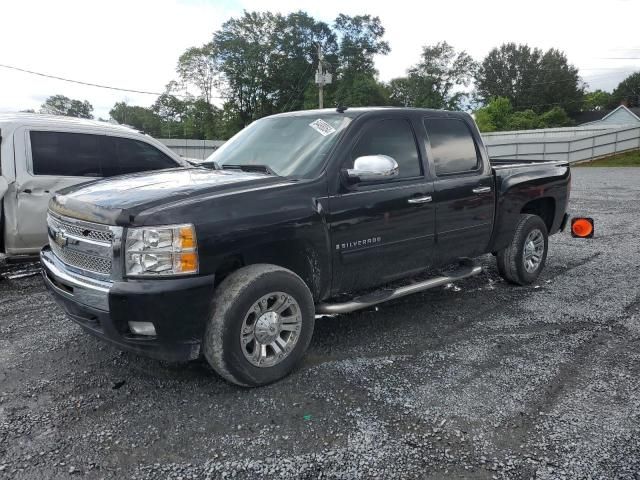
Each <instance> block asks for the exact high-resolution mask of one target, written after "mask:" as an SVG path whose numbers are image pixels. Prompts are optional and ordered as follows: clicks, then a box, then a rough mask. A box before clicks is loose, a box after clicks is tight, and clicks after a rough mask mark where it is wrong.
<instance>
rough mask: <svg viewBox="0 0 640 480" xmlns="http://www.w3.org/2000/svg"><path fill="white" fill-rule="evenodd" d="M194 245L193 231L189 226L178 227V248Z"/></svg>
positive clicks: (192, 246) (185, 248)
mask: <svg viewBox="0 0 640 480" xmlns="http://www.w3.org/2000/svg"><path fill="white" fill-rule="evenodd" d="M195 246H196V239H195V235H194V231H193V229H192V228H191V227H181V228H180V248H182V249H183V250H188V249H190V248H194V247H195Z"/></svg>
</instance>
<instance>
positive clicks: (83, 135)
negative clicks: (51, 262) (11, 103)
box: [0, 113, 188, 258]
mask: <svg viewBox="0 0 640 480" xmlns="http://www.w3.org/2000/svg"><path fill="white" fill-rule="evenodd" d="M0 141H1V143H0V253H5V254H6V255H7V257H9V258H11V257H14V256H19V255H31V254H37V253H38V252H39V251H40V249H41V248H42V246H44V245H45V244H46V243H47V223H46V213H47V206H48V204H49V199H50V198H51V196H52V195H53V193H54V192H55V191H57V190H60V189H62V188H65V187H69V186H72V185H77V184H79V183H83V182H87V181H90V180H95V179H96V178H101V177H110V176H113V175H122V174H127V173H133V172H141V171H147V170H159V169H164V168H175V167H181V166H188V164H187V163H186V162H185V161H184V160H182V159H181V158H180V157H179V156H178V155H177V154H176V153H174V152H172V151H171V150H170V149H168V148H167V147H166V146H164V145H163V144H162V143H160V142H158V141H157V140H155V139H153V138H151V137H149V136H148V135H144V134H142V133H139V132H137V131H135V130H133V129H131V128H128V127H124V126H121V125H112V124H110V123H106V122H97V121H91V120H82V119H77V118H70V117H57V116H49V115H37V114H24V113H12V114H0Z"/></svg>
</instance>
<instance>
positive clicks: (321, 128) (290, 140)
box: [204, 114, 351, 178]
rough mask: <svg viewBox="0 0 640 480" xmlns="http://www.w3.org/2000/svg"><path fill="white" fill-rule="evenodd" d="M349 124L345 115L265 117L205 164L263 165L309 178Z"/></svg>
mask: <svg viewBox="0 0 640 480" xmlns="http://www.w3.org/2000/svg"><path fill="white" fill-rule="evenodd" d="M350 122H351V119H350V118H349V117H347V116H345V115H343V114H342V115H340V114H332V115H327V114H324V115H322V114H320V115H318V116H311V115H304V116H302V115H301V116H284V117H268V118H263V119H261V120H257V121H255V122H253V123H252V124H251V125H249V126H248V127H247V128H245V129H244V130H242V131H240V132H238V133H237V134H236V135H234V136H233V137H232V138H231V139H230V140H229V141H227V142H226V143H225V144H224V145H223V146H222V147H220V148H219V149H218V150H216V151H215V152H214V153H212V154H211V155H210V156H209V157H208V158H207V159H206V160H205V162H204V165H206V164H207V163H211V162H215V163H216V164H218V165H219V166H220V167H222V168H225V165H227V166H251V165H260V166H265V167H268V168H269V169H270V170H272V171H273V172H274V173H276V174H277V175H280V176H285V177H300V178H309V177H311V176H313V175H314V174H316V173H317V171H318V169H319V168H320V167H321V166H322V165H323V163H324V160H325V158H326V156H327V154H328V153H329V151H330V149H331V147H332V146H333V145H334V144H335V142H336V139H337V138H338V136H339V134H340V132H341V131H343V130H344V129H345V128H346V127H347V125H349V123H350Z"/></svg>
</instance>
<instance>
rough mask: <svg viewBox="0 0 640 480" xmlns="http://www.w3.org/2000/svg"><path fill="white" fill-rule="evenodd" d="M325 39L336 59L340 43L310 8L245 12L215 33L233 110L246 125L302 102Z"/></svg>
mask: <svg viewBox="0 0 640 480" xmlns="http://www.w3.org/2000/svg"><path fill="white" fill-rule="evenodd" d="M317 45H320V46H321V48H322V50H323V52H324V53H325V57H326V60H327V61H328V62H335V61H336V59H337V57H336V52H337V43H336V37H335V34H334V33H333V32H332V31H331V29H330V28H329V26H328V25H326V24H325V23H323V22H317V21H316V20H314V19H313V18H312V17H310V16H309V15H307V14H306V13H304V12H295V13H291V14H289V15H287V16H283V15H281V14H273V13H270V12H265V13H258V12H251V13H249V12H245V13H244V15H243V16H241V17H240V18H232V19H230V20H228V21H227V22H225V23H224V24H223V25H222V28H221V29H220V30H218V31H217V32H216V33H215V34H214V38H213V46H214V49H215V52H216V56H217V62H218V66H219V69H220V72H221V73H222V80H223V82H222V87H223V88H222V90H223V93H224V95H225V98H226V101H227V108H226V111H227V114H230V113H232V112H235V114H236V115H237V116H238V117H239V122H238V123H239V124H240V125H243V126H244V125H247V124H249V123H250V122H251V121H253V120H255V119H257V118H260V117H262V116H265V115H270V114H272V113H277V112H280V111H288V110H293V109H297V108H301V107H302V106H303V104H304V101H305V91H306V89H307V86H308V85H309V83H310V82H312V80H313V78H314V63H315V62H317Z"/></svg>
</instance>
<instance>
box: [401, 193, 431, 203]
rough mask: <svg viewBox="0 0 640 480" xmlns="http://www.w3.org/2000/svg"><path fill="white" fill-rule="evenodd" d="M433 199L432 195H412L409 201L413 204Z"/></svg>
mask: <svg viewBox="0 0 640 480" xmlns="http://www.w3.org/2000/svg"><path fill="white" fill-rule="evenodd" d="M431 200H432V198H431V195H425V196H423V197H412V198H410V199H409V200H407V202H409V203H411V204H415V203H429V202H430V201H431Z"/></svg>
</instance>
